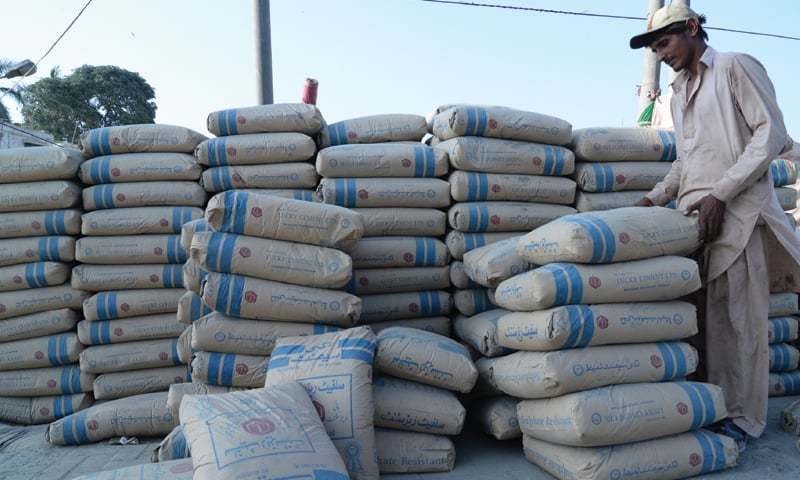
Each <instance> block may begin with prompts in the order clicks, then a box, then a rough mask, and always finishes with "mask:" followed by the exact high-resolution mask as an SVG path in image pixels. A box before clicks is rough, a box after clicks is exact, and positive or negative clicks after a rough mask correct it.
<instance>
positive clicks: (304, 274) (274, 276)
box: [190, 232, 353, 288]
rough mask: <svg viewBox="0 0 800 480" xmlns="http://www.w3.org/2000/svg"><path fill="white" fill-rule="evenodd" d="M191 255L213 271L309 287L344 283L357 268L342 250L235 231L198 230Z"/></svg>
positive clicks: (324, 286) (339, 286)
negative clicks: (247, 234)
mask: <svg viewBox="0 0 800 480" xmlns="http://www.w3.org/2000/svg"><path fill="white" fill-rule="evenodd" d="M190 255H191V256H192V258H193V259H195V260H196V261H197V262H198V263H199V264H200V265H201V266H202V267H203V268H205V269H206V270H209V271H214V272H220V273H235V274H238V275H247V276H250V277H255V278H263V279H264V280H273V281H276V282H285V283H291V284H295V285H303V286H307V287H319V288H341V287H344V286H345V285H346V284H347V282H348V281H350V277H351V276H352V270H353V262H352V260H351V259H350V256H349V255H348V254H346V253H344V252H341V251H339V250H334V249H332V248H326V247H318V246H316V245H304V244H302V243H293V242H286V241H282V240H271V239H267V238H258V237H249V236H246V235H234V234H232V233H220V232H198V233H195V234H194V236H193V238H192V248H191V251H190Z"/></svg>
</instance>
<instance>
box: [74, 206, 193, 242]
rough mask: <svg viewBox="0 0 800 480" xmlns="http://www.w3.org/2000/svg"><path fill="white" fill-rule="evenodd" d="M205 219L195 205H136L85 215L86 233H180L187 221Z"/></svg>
mask: <svg viewBox="0 0 800 480" xmlns="http://www.w3.org/2000/svg"><path fill="white" fill-rule="evenodd" d="M199 218H203V210H202V209H200V208H195V207H135V208H109V209H107V210H96V211H94V212H88V213H85V214H84V215H83V227H82V232H81V233H83V234H84V235H93V236H97V235H142V234H150V233H162V234H163V233H176V234H177V233H181V227H182V226H183V224H184V223H187V222H190V221H192V220H196V219H199Z"/></svg>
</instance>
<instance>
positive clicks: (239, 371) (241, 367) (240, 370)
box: [236, 363, 250, 375]
mask: <svg viewBox="0 0 800 480" xmlns="http://www.w3.org/2000/svg"><path fill="white" fill-rule="evenodd" d="M248 370H250V369H249V368H247V365H245V364H244V363H237V364H236V375H247V371H248Z"/></svg>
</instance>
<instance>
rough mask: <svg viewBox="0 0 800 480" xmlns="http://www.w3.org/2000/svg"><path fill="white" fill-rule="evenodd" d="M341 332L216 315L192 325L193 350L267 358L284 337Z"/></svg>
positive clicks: (333, 328) (214, 313)
mask: <svg viewBox="0 0 800 480" xmlns="http://www.w3.org/2000/svg"><path fill="white" fill-rule="evenodd" d="M338 330H339V329H338V328H337V327H331V326H328V325H313V324H310V323H292V322H270V321H264V320H243V319H241V318H230V317H226V316H225V315H222V314H221V313H219V312H213V313H211V314H209V315H206V316H204V317H202V318H200V319H198V320H195V321H194V323H192V348H194V349H195V350H202V351H206V352H221V353H238V354H244V355H258V356H267V355H269V354H270V353H272V349H273V348H275V342H277V341H278V339H279V338H283V337H297V336H303V335H319V334H321V333H328V332H335V331H338Z"/></svg>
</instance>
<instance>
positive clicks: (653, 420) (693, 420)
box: [517, 382, 728, 447]
mask: <svg viewBox="0 0 800 480" xmlns="http://www.w3.org/2000/svg"><path fill="white" fill-rule="evenodd" d="M517 413H518V417H519V426H520V428H521V429H522V433H524V434H525V435H529V436H531V437H533V438H536V439H539V440H544V441H546V442H551V443H557V444H559V445H571V446H574V447H605V446H610V445H619V444H621V443H631V442H640V441H643V440H650V439H653V438H658V437H664V436H667V435H673V434H676V433H683V432H688V431H690V430H697V429H698V428H701V427H705V426H708V425H711V424H712V423H715V422H717V421H719V420H722V419H723V418H725V417H727V416H728V411H727V410H726V408H725V397H723V395H722V389H721V388H720V387H718V386H716V385H712V384H710V383H696V382H664V383H639V384H631V385H615V386H611V387H604V388H598V389H595V390H591V391H587V392H577V393H571V394H568V395H564V396H563V397H558V398H550V399H543V400H523V401H522V402H520V403H519V406H518V407H517Z"/></svg>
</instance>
